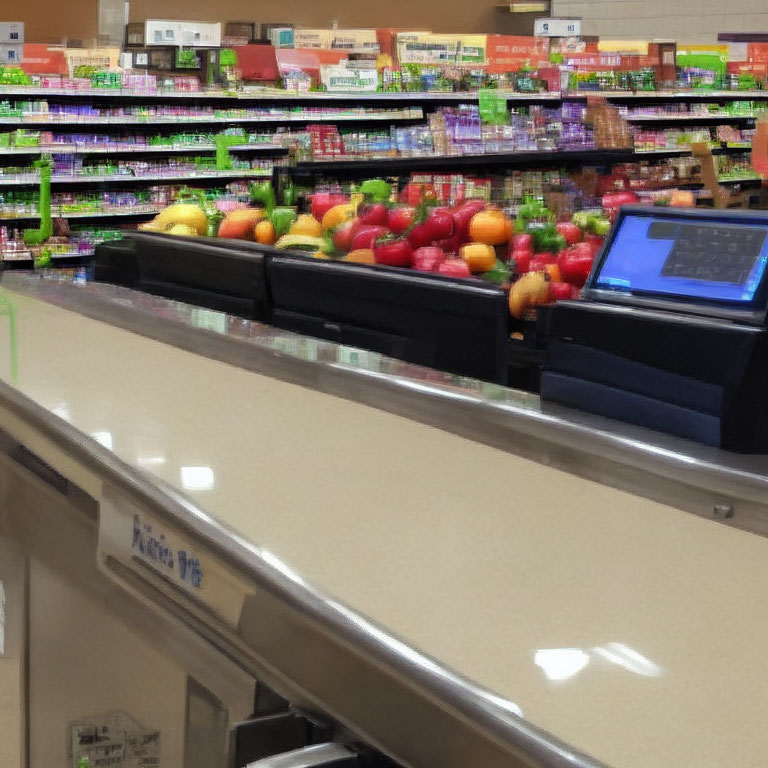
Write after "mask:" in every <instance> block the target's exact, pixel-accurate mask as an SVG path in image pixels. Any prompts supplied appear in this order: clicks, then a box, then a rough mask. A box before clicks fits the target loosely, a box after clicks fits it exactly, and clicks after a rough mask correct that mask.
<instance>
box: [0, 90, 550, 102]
mask: <svg viewBox="0 0 768 768" xmlns="http://www.w3.org/2000/svg"><path fill="white" fill-rule="evenodd" d="M499 93H503V94H505V95H506V97H507V99H509V100H510V101H522V102H527V103H530V102H543V101H559V100H560V99H561V98H562V94H560V93H558V92H541V93H521V92H517V91H506V90H500V91H499ZM13 96H20V97H37V98H48V97H55V98H70V99H71V98H75V99H80V98H86V97H88V98H96V99H123V100H124V99H141V100H147V101H163V100H173V101H193V102H194V101H236V102H245V103H251V102H252V103H259V102H289V103H292V102H295V103H302V102H326V103H333V102H342V103H345V102H355V103H358V102H361V101H373V102H390V103H391V102H395V103H409V102H416V103H421V102H438V103H449V102H454V103H462V102H467V101H477V98H478V96H477V92H476V91H423V92H422V91H418V92H410V91H406V92H404V91H387V92H379V91H359V92H355V93H343V92H338V93H336V92H334V93H328V92H325V91H312V92H304V93H300V92H293V91H292V92H288V91H281V90H277V89H268V88H267V89H253V90H243V91H218V90H210V91H190V92H183V93H175V92H163V91H154V92H147V91H135V90H131V89H122V88H89V89H83V90H76V91H75V90H70V89H62V88H35V87H14V86H11V87H7V86H6V87H0V98H8V97H13Z"/></svg>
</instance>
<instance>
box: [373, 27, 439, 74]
mask: <svg viewBox="0 0 768 768" xmlns="http://www.w3.org/2000/svg"><path fill="white" fill-rule="evenodd" d="M403 34H409V35H428V34H429V32H428V31H425V30H410V29H402V28H400V29H398V28H395V27H380V28H379V29H377V30H376V39H377V40H378V42H379V50H380V54H381V56H382V59H384V60H386V58H387V57H388V58H389V61H390V62H391V65H393V66H394V65H397V63H398V59H397V38H398V35H403Z"/></svg>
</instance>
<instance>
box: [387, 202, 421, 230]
mask: <svg viewBox="0 0 768 768" xmlns="http://www.w3.org/2000/svg"><path fill="white" fill-rule="evenodd" d="M415 218H416V209H415V208H413V207H411V206H408V205H401V206H398V207H396V208H390V209H389V214H388V215H387V226H388V227H389V229H390V230H392V232H394V233H395V234H396V235H402V234H403V232H405V230H406V229H408V227H410V226H411V224H413V221H414V219H415Z"/></svg>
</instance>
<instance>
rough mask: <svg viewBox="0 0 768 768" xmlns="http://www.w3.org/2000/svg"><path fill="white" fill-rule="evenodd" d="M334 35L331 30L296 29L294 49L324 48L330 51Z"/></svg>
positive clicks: (294, 31) (294, 32)
mask: <svg viewBox="0 0 768 768" xmlns="http://www.w3.org/2000/svg"><path fill="white" fill-rule="evenodd" d="M332 35H333V33H332V32H331V30H330V29H302V28H299V29H294V30H293V47H294V48H322V49H323V50H327V49H330V47H331V37H332Z"/></svg>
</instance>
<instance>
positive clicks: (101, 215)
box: [0, 205, 164, 226]
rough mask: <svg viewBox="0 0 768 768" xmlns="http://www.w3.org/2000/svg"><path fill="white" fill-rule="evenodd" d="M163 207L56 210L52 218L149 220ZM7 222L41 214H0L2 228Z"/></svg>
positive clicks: (38, 217) (34, 218) (31, 217)
mask: <svg viewBox="0 0 768 768" xmlns="http://www.w3.org/2000/svg"><path fill="white" fill-rule="evenodd" d="M163 207H164V206H162V205H156V206H141V209H140V210H136V209H134V210H128V209H127V208H120V209H118V210H114V211H109V210H107V211H77V212H73V213H68V212H66V211H61V210H59V209H56V208H54V209H53V210H51V216H53V217H54V218H64V219H112V218H122V219H130V218H138V217H143V218H149V217H150V216H156V215H157V214H158V213H160V211H162V210H163ZM6 221H40V214H39V213H32V214H29V213H25V214H23V215H21V216H5V215H3V214H2V213H0V226H2V224H3V223H4V222H6Z"/></svg>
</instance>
